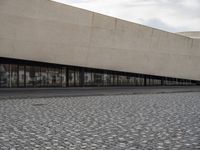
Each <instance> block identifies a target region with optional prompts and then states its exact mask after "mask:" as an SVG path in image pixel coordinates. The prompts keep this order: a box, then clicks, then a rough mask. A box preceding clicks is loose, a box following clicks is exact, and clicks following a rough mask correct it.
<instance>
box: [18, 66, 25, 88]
mask: <svg viewBox="0 0 200 150" xmlns="http://www.w3.org/2000/svg"><path fill="white" fill-rule="evenodd" d="M24 68H25V67H24V66H23V65H19V87H24V81H25V74H24Z"/></svg>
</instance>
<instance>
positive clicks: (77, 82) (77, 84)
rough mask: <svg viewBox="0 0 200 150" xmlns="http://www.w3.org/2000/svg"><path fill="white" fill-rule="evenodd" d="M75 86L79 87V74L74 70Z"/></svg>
mask: <svg viewBox="0 0 200 150" xmlns="http://www.w3.org/2000/svg"><path fill="white" fill-rule="evenodd" d="M75 86H80V72H79V70H75Z"/></svg>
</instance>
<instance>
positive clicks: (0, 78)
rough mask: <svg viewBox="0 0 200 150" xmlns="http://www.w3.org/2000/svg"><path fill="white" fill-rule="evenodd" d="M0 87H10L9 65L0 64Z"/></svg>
mask: <svg viewBox="0 0 200 150" xmlns="http://www.w3.org/2000/svg"><path fill="white" fill-rule="evenodd" d="M0 87H4V88H5V87H10V65H9V64H1V65H0Z"/></svg>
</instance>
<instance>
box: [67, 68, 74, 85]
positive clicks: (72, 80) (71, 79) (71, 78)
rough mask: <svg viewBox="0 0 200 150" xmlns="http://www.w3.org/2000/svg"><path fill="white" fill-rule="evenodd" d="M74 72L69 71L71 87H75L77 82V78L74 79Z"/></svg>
mask: <svg viewBox="0 0 200 150" xmlns="http://www.w3.org/2000/svg"><path fill="white" fill-rule="evenodd" d="M74 76H75V75H74V70H72V69H69V71H68V83H69V86H74V82H75V77H74Z"/></svg>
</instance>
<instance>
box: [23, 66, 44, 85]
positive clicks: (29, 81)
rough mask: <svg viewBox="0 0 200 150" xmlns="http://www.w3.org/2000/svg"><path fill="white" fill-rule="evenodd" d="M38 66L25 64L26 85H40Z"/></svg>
mask: <svg viewBox="0 0 200 150" xmlns="http://www.w3.org/2000/svg"><path fill="white" fill-rule="evenodd" d="M40 80H41V75H40V67H35V66H26V86H27V87H40V83H41V82H40Z"/></svg>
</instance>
